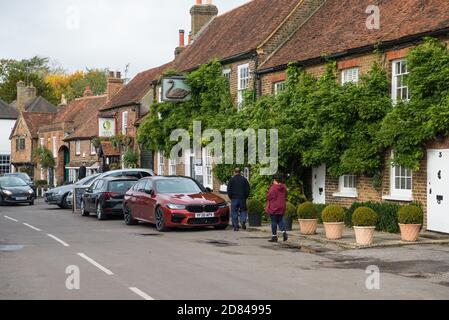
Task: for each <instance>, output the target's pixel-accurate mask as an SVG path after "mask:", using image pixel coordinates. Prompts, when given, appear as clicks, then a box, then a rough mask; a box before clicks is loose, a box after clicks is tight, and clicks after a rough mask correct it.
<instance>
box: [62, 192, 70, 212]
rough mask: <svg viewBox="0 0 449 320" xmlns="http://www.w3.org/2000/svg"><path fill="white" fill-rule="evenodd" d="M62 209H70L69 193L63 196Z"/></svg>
mask: <svg viewBox="0 0 449 320" xmlns="http://www.w3.org/2000/svg"><path fill="white" fill-rule="evenodd" d="M60 207H61V209H69V205H68V203H67V195H65V196H64V197H63V198H62V201H61V206H60Z"/></svg>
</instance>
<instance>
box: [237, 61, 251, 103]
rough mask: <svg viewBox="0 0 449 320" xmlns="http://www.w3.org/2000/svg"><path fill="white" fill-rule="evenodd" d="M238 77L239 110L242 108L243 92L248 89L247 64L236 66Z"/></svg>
mask: <svg viewBox="0 0 449 320" xmlns="http://www.w3.org/2000/svg"><path fill="white" fill-rule="evenodd" d="M237 70H238V77H237V90H238V92H237V107H238V109H241V108H242V107H243V103H244V99H245V91H246V90H247V89H248V87H249V79H250V74H249V64H242V65H240V66H238V68H237Z"/></svg>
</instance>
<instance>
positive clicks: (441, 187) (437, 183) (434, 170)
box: [427, 150, 449, 233]
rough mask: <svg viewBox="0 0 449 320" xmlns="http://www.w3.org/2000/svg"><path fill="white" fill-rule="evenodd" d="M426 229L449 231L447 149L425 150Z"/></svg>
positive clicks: (448, 168) (448, 158)
mask: <svg viewBox="0 0 449 320" xmlns="http://www.w3.org/2000/svg"><path fill="white" fill-rule="evenodd" d="M427 229H428V230H431V231H437V232H444V233H449V150H428V151H427Z"/></svg>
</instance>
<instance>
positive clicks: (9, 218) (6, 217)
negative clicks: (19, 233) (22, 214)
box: [4, 216, 19, 222]
mask: <svg viewBox="0 0 449 320" xmlns="http://www.w3.org/2000/svg"><path fill="white" fill-rule="evenodd" d="M4 217H5V219H8V220H11V221H14V222H19V220H16V219H13V218H11V217H8V216H4Z"/></svg>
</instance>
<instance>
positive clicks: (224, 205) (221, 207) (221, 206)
mask: <svg viewBox="0 0 449 320" xmlns="http://www.w3.org/2000/svg"><path fill="white" fill-rule="evenodd" d="M227 207H229V205H228V203H227V202H223V203H220V204H219V205H218V208H220V209H224V208H227Z"/></svg>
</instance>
